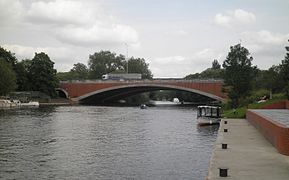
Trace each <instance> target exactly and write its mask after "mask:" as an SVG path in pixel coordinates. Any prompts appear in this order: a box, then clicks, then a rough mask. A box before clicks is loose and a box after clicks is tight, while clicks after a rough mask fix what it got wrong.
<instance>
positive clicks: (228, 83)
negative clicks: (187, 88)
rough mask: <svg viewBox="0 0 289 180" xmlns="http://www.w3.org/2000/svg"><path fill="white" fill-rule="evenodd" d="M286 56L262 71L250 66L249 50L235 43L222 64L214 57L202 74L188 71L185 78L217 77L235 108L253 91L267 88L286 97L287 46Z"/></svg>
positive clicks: (288, 83) (288, 92)
mask: <svg viewBox="0 0 289 180" xmlns="http://www.w3.org/2000/svg"><path fill="white" fill-rule="evenodd" d="M286 50H287V53H286V55H285V58H284V59H283V60H281V62H280V63H279V64H277V65H273V66H271V67H270V68H269V69H267V70H261V69H259V68H258V67H257V66H253V65H252V61H253V57H252V56H251V54H250V52H249V50H248V49H246V48H245V47H243V46H241V44H237V45H234V46H231V47H230V51H229V53H228V55H227V57H226V59H225V60H224V61H223V64H222V67H223V68H222V67H221V65H220V64H219V62H218V61H217V60H214V61H213V62H212V67H211V68H208V69H206V70H204V71H203V72H201V73H195V74H190V75H188V76H186V77H185V79H207V78H220V79H223V80H224V83H225V89H224V91H226V93H228V97H229V99H230V102H229V103H230V105H231V107H233V108H236V107H238V106H240V105H245V104H248V103H252V102H248V101H253V100H254V99H253V98H252V99H250V98H249V97H250V96H252V94H253V92H254V91H255V92H256V91H258V90H267V91H269V94H272V93H285V94H286V96H287V98H288V99H289V48H288V47H286Z"/></svg>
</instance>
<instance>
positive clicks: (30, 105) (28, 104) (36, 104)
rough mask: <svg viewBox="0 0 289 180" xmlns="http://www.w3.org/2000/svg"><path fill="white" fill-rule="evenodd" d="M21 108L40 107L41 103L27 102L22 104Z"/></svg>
mask: <svg viewBox="0 0 289 180" xmlns="http://www.w3.org/2000/svg"><path fill="white" fill-rule="evenodd" d="M20 106H22V107H24V106H25V107H28V106H29V107H38V106H39V102H36V101H29V102H25V103H21V104H20Z"/></svg>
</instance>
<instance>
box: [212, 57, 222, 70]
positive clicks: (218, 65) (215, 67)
mask: <svg viewBox="0 0 289 180" xmlns="http://www.w3.org/2000/svg"><path fill="white" fill-rule="evenodd" d="M212 69H221V65H220V63H219V62H218V60H217V59H214V61H213V62H212Z"/></svg>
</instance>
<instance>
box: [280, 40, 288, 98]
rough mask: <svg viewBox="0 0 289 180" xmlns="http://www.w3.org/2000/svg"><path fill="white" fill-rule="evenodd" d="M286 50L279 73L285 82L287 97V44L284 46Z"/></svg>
mask: <svg viewBox="0 0 289 180" xmlns="http://www.w3.org/2000/svg"><path fill="white" fill-rule="evenodd" d="M288 41H289V40H288ZM286 50H287V53H286V56H285V59H284V60H282V63H281V65H280V66H281V70H280V74H281V77H282V79H283V80H284V81H285V83H286V87H285V90H286V95H287V98H288V99H289V47H288V46H287V47H286Z"/></svg>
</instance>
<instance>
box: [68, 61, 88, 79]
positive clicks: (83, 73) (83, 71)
mask: <svg viewBox="0 0 289 180" xmlns="http://www.w3.org/2000/svg"><path fill="white" fill-rule="evenodd" d="M70 73H71V76H72V78H73V79H75V80H81V79H87V78H88V69H87V67H86V65H85V64H82V63H77V64H74V65H73V68H72V69H71V70H70Z"/></svg>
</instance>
